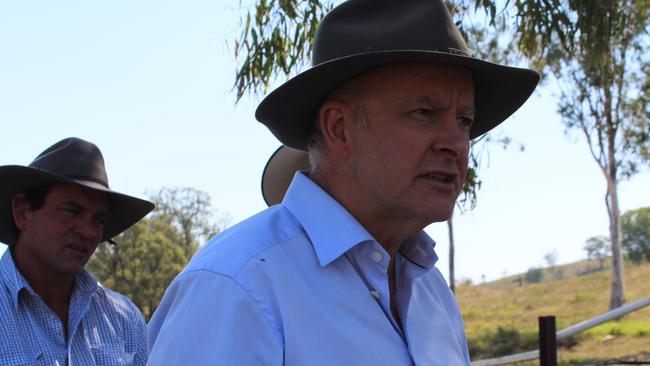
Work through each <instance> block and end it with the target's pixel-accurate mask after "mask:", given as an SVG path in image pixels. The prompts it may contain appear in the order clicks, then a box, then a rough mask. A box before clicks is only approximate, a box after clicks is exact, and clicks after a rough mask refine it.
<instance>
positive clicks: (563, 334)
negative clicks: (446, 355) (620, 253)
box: [472, 297, 650, 366]
mask: <svg viewBox="0 0 650 366" xmlns="http://www.w3.org/2000/svg"><path fill="white" fill-rule="evenodd" d="M648 305H650V297H644V298H642V299H640V300H637V301H635V302H632V303H629V304H627V305H623V306H621V307H620V308H616V309H614V310H610V311H608V312H606V313H602V314H600V315H598V316H595V317H593V318H591V319H589V320H585V321H584V322H581V323H578V324H574V325H572V326H570V327H568V328H564V329H562V330H560V331H557V333H555V334H556V337H557V340H560V339H564V338H567V337H571V336H572V335H575V334H578V333H580V332H583V331H585V330H587V329H589V328H593V327H595V326H597V325H600V324H602V323H605V322H608V321H610V320H614V319H618V318H620V317H622V316H623V315H626V314H629V313H631V312H633V311H636V310H639V309H641V308H643V307H646V306H648ZM537 358H539V350H533V351H528V352H522V353H517V354H514V355H509V356H503V357H497V358H489V359H486V360H479V361H474V362H472V366H493V365H505V364H508V363H514V362H521V361H530V360H534V359H537Z"/></svg>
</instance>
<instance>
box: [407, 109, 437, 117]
mask: <svg viewBox="0 0 650 366" xmlns="http://www.w3.org/2000/svg"><path fill="white" fill-rule="evenodd" d="M410 114H411V115H412V116H413V117H414V118H418V119H428V118H431V116H432V115H433V110H431V109H428V108H416V109H413V110H412V111H411V113H410Z"/></svg>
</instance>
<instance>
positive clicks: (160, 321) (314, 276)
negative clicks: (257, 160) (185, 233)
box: [148, 173, 470, 366]
mask: <svg viewBox="0 0 650 366" xmlns="http://www.w3.org/2000/svg"><path fill="white" fill-rule="evenodd" d="M433 247H434V242H433V241H432V240H431V238H429V237H428V236H427V235H426V234H425V233H424V232H421V233H419V234H418V235H416V236H415V237H413V238H411V239H409V240H407V241H406V242H405V243H404V244H403V245H402V248H401V249H400V254H399V255H398V256H397V258H396V274H395V275H396V283H397V285H396V289H397V293H396V299H397V301H396V304H397V307H398V313H399V314H400V318H401V324H402V326H403V328H402V329H403V332H402V331H401V330H400V328H399V327H398V326H397V324H396V322H395V319H393V316H392V315H391V312H390V304H389V302H390V299H389V289H388V279H387V275H386V272H387V268H388V263H389V260H390V258H389V256H388V254H387V252H386V251H385V250H384V249H383V247H382V246H381V245H380V244H379V243H377V241H375V240H374V239H373V237H372V235H370V234H369V233H368V232H367V231H366V230H365V229H364V228H363V227H362V226H361V225H360V224H359V223H358V222H357V220H355V218H354V217H352V216H351V215H350V213H348V212H347V211H346V210H345V209H344V208H343V207H342V206H341V205H340V204H339V203H338V202H337V201H336V200H334V199H333V198H332V197H331V196H329V195H328V194H327V193H326V192H325V191H323V190H322V189H321V188H320V187H319V186H318V185H316V184H315V183H314V182H312V181H311V180H310V179H309V178H307V177H306V176H305V175H303V174H302V173H297V174H296V176H295V177H294V180H293V182H292V183H291V186H290V187H289V190H288V192H287V194H286V196H285V199H284V201H283V202H282V203H281V204H279V205H276V206H273V207H271V208H269V209H267V210H265V211H263V212H261V213H259V214H257V215H255V216H253V217H251V218H249V219H247V220H245V221H243V222H241V223H240V224H238V225H235V226H233V227H232V228H230V229H228V230H226V231H224V232H222V233H221V234H219V235H217V236H216V237H215V238H213V239H212V240H211V241H210V242H209V243H208V244H207V245H206V246H205V247H204V248H203V249H201V250H200V251H199V252H198V253H197V254H196V255H195V256H194V258H193V259H192V261H191V262H190V264H188V266H187V267H186V268H185V270H183V272H182V273H181V274H180V275H179V276H178V277H177V278H176V279H174V281H173V282H172V283H171V285H170V286H169V288H168V289H167V291H166V293H165V296H164V297H163V299H162V302H161V304H160V306H159V307H158V309H157V310H156V312H155V314H154V316H153V317H152V319H151V321H150V322H149V325H148V334H149V344H150V346H151V353H150V355H149V363H148V364H149V365H289V366H293V365H295V366H298V365H300V366H302V365H373V366H375V365H393V366H394V365H411V364H415V365H431V366H435V365H439V366H455V365H469V364H470V361H469V356H468V352H467V343H466V339H465V333H464V330H463V321H462V319H461V316H460V313H459V311H458V307H457V305H456V301H455V300H454V297H453V295H452V293H451V291H450V290H449V288H448V287H447V284H446V282H445V280H444V278H443V277H442V275H441V274H440V272H439V271H438V270H437V269H436V268H435V267H434V264H435V262H436V260H437V256H436V254H435V253H434V250H433Z"/></svg>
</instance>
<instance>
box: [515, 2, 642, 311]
mask: <svg viewBox="0 0 650 366" xmlns="http://www.w3.org/2000/svg"><path fill="white" fill-rule="evenodd" d="M512 9H514V12H515V14H516V20H517V21H516V22H515V27H516V30H517V32H516V33H515V34H516V37H515V40H516V42H517V44H518V46H519V49H520V50H521V52H522V53H523V54H524V55H526V56H527V57H528V58H529V59H530V60H531V62H532V63H534V64H536V65H538V66H539V67H540V68H543V69H544V70H545V71H547V72H549V73H550V74H551V75H552V76H553V77H554V80H555V82H556V84H557V87H558V89H559V98H558V112H559V114H560V116H561V118H562V121H563V122H564V124H565V126H566V130H567V132H569V133H573V132H577V133H578V135H581V136H582V137H583V138H584V139H585V140H586V142H587V147H588V148H589V152H590V154H591V156H592V157H593V159H594V161H595V162H596V163H597V165H598V167H599V169H600V171H601V172H602V175H603V178H604V181H605V184H604V186H605V188H606V194H605V205H606V208H607V214H608V217H609V240H610V243H611V247H612V276H611V296H610V302H609V307H610V309H613V308H616V307H619V306H621V305H622V304H623V303H624V301H625V287H624V281H623V265H624V262H623V252H622V250H621V214H620V208H619V206H620V204H619V197H618V186H619V183H620V182H621V181H622V180H624V179H627V178H629V177H631V176H633V175H634V174H635V173H637V172H638V171H639V169H640V168H641V167H643V166H647V165H648V162H649V161H650V154H649V151H650V136H649V134H650V107H649V106H650V55H649V53H648V49H650V38H649V29H650V23H649V19H650V18H649V17H648V14H649V12H650V0H617V1H615V0H610V1H592V0H515V1H514V2H513V3H512Z"/></svg>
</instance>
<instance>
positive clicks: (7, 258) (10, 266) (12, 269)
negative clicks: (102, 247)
mask: <svg viewBox="0 0 650 366" xmlns="http://www.w3.org/2000/svg"><path fill="white" fill-rule="evenodd" d="M0 277H1V278H2V282H4V283H5V284H6V286H7V287H8V288H9V293H10V295H11V301H12V303H13V305H14V307H15V309H18V299H19V297H18V296H19V294H20V291H21V290H22V289H25V290H27V291H29V292H30V293H35V292H34V290H33V289H32V286H30V285H29V282H27V279H25V277H24V276H23V275H22V273H20V271H19V270H18V268H17V267H16V264H15V263H14V259H13V256H12V255H11V250H10V249H7V250H6V251H5V253H4V254H3V255H2V259H0ZM73 291H74V292H81V293H84V294H85V293H88V294H92V293H93V292H97V293H99V294H104V287H103V286H102V285H101V284H100V283H99V282H98V281H97V280H96V279H95V278H94V277H93V276H92V275H91V274H90V273H88V272H87V271H86V270H85V269H84V270H82V271H81V272H80V273H79V274H78V275H77V277H76V278H75V283H74V288H73Z"/></svg>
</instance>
